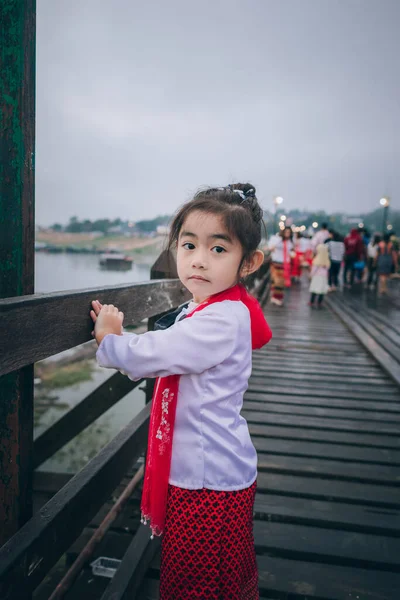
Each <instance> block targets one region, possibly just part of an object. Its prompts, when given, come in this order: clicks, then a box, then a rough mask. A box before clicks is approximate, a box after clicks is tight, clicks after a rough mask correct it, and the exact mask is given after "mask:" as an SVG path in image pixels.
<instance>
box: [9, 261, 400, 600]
mask: <svg viewBox="0 0 400 600" xmlns="http://www.w3.org/2000/svg"><path fill="white" fill-rule="evenodd" d="M166 259H167V256H166V255H164V256H163V257H162V258H161V259H160V260H159V261H158V263H156V265H155V266H154V268H153V273H152V275H153V277H158V278H159V277H160V276H165V275H166V274H167V275H174V273H173V272H172V270H171V269H173V265H172V266H171V263H169V264H168V265H167V264H166ZM168 270H169V272H166V271H168ZM268 283H269V268H268V262H266V263H265V265H264V266H263V270H262V271H261V272H260V273H259V274H258V276H257V278H255V279H254V280H253V291H254V293H255V294H256V295H258V297H260V298H261V301H262V302H264V306H265V310H266V314H267V318H268V321H269V323H270V325H271V327H272V329H273V333H274V337H273V340H272V342H271V343H270V344H269V345H268V346H267V347H266V348H265V349H263V350H261V351H257V352H255V353H254V359H253V373H252V377H251V380H250V385H249V389H248V392H247V393H246V397H245V404H244V410H243V414H244V416H245V417H246V419H247V420H248V423H249V427H250V432H251V435H252V438H253V441H254V444H255V446H256V448H257V451H258V455H259V477H258V492H257V497H256V503H255V515H254V535H255V545H256V550H257V558H258V565H259V576H260V595H261V597H262V598H268V599H273V598H285V599H286V598H287V599H296V600H300V599H301V600H308V599H311V598H314V599H315V600H322V599H323V600H347V599H353V598H354V599H359V600H371V599H379V600H397V599H398V598H399V597H400V596H399V590H400V574H399V570H400V552H399V550H400V540H399V536H400V519H399V509H400V489H399V486H400V469H399V466H400V441H399V433H400V406H399V396H400V395H399V387H400V377H399V370H400V363H399V359H400V352H399V349H400V327H399V313H398V310H397V308H396V307H394V306H392V304H390V303H388V306H386V309H385V313H386V314H389V317H387V316H384V315H383V314H382V313H381V312H380V311H379V310H377V309H376V308H368V307H367V306H366V305H365V301H364V300H363V298H362V297H358V296H355V295H350V294H349V295H341V294H340V295H339V294H337V295H336V296H334V297H333V296H332V297H331V298H330V299H329V301H328V302H329V308H328V307H326V308H325V309H323V310H316V309H311V308H310V307H308V305H307V299H308V294H307V291H306V288H307V286H306V285H304V282H303V286H299V287H295V288H293V289H292V290H291V292H290V294H289V296H288V302H287V304H286V305H285V307H284V308H283V309H282V308H277V307H271V306H270V305H268V304H265V301H266V299H267V295H268ZM93 297H100V299H103V298H104V299H107V300H109V301H110V302H115V303H116V304H117V305H119V306H121V308H122V309H123V310H124V312H125V314H126V315H127V318H128V323H138V322H140V321H142V320H143V318H146V317H147V318H149V327H150V328H151V327H152V324H153V323H154V319H155V318H157V317H156V315H160V314H163V313H164V312H165V311H167V310H169V309H172V308H174V307H175V306H177V305H178V304H180V303H181V302H182V301H183V300H184V299H185V292H184V290H183V288H182V287H181V284H180V283H179V281H177V280H176V279H168V280H162V279H158V280H156V281H152V282H149V283H144V284H137V285H133V286H123V287H120V288H108V289H104V290H95V291H87V290H86V291H78V292H73V293H60V294H50V295H39V296H30V297H29V296H28V297H22V298H11V299H7V300H2V301H0V333H1V335H0V340H1V341H0V372H1V373H2V374H3V377H2V378H1V379H0V382H1V383H2V384H3V385H2V388H1V389H2V401H3V404H4V405H5V406H6V407H7V397H5V396H4V392H7V388H6V386H5V385H4V381H5V380H7V377H8V375H7V373H10V372H15V370H16V369H19V368H21V367H25V365H27V364H30V363H32V362H34V361H36V360H39V359H42V358H44V357H46V356H49V355H52V354H55V353H57V352H59V351H61V350H63V349H66V348H68V347H71V346H75V345H77V344H80V343H82V342H85V341H87V340H88V339H90V329H91V326H90V322H89V320H88V317H87V311H88V307H89V302H90V300H91V299H92V298H93ZM363 302H364V305H363ZM388 302H389V301H388ZM362 306H364V309H362ZM56 307H58V309H60V310H62V312H63V314H64V315H65V321H64V322H56V321H57V317H56V316H55V315H56V314H57V311H56ZM389 309H390V310H389ZM388 311H389V312H388ZM390 311H391V312H390ZM353 313H354V314H353ZM39 322H40V328H39V330H37V331H35V335H32V336H30V337H29V336H28V337H27V336H26V330H27V327H28V329H29V327H32V328H35V327H37V324H38V323H39ZM29 323H32V325H29ZM55 327H57V331H58V335H54V330H55ZM382 361H384V362H382ZM385 361H386V362H385ZM140 383H141V382H136V383H133V382H131V381H130V380H128V379H127V378H124V377H123V376H121V375H120V374H118V373H117V374H114V375H112V376H111V378H110V379H109V380H108V381H107V382H106V383H105V384H103V385H101V386H100V388H98V389H97V390H95V391H94V392H93V393H91V394H90V395H89V396H88V397H87V398H85V399H84V400H82V402H81V403H80V404H78V405H77V406H76V407H75V408H74V409H72V410H71V411H70V412H69V413H67V414H66V415H65V416H64V417H62V418H61V419H60V421H59V422H57V423H55V424H54V425H53V426H51V427H50V428H49V429H48V430H47V431H46V432H44V433H43V434H42V435H41V436H40V437H39V438H38V439H37V440H35V443H34V446H33V461H32V464H31V465H30V466H31V468H34V467H37V466H39V465H40V464H42V463H43V462H44V460H46V459H47V458H48V457H49V456H51V455H52V454H54V452H56V451H57V450H58V449H59V448H61V447H62V446H63V445H65V444H66V443H67V442H68V441H69V440H71V439H73V437H74V436H76V435H77V434H78V433H79V432H80V431H82V430H83V429H84V428H85V427H87V426H88V425H89V424H90V423H92V422H93V421H94V420H95V419H96V418H97V417H98V416H100V415H101V414H102V413H103V412H104V411H105V410H107V409H108V408H109V407H110V406H112V405H114V404H115V403H116V402H117V401H118V400H119V399H121V398H122V397H123V396H124V395H125V394H126V393H128V391H130V390H131V389H132V388H133V387H134V386H136V385H139V384H140ZM148 387H149V390H148V395H150V393H151V382H148ZM31 410H32V407H29V410H27V411H26V412H27V413H28V414H30V412H31ZM148 419H149V406H146V408H144V409H143V411H142V412H141V413H140V414H139V415H138V416H137V417H135V418H134V419H133V420H132V422H131V423H129V424H128V425H127V426H126V428H125V429H124V430H122V431H121V432H120V433H119V434H118V435H117V437H116V438H115V439H114V440H113V441H112V442H111V443H110V444H108V445H107V446H106V447H105V448H103V450H102V451H101V452H100V453H99V454H98V456H96V457H95V458H94V459H93V460H91V461H90V462H89V463H88V464H87V465H86V466H85V467H84V468H83V469H82V470H81V471H80V472H79V473H77V474H76V475H75V476H74V477H71V476H70V475H67V474H65V475H63V474H52V473H43V472H34V476H33V482H34V490H35V491H34V496H33V500H34V505H35V511H34V513H33V515H32V517H31V518H30V519H28V520H27V522H26V523H25V524H24V525H22V527H20V528H18V530H17V531H16V532H15V533H14V535H12V536H11V538H10V539H9V540H8V541H6V543H5V545H4V546H3V547H2V548H1V549H0V598H1V599H3V598H4V599H6V598H7V599H14V598H15V599H17V598H18V599H19V598H29V597H34V598H37V599H40V600H42V599H43V600H44V599H47V598H52V599H53V598H61V597H66V598H73V599H74V600H75V599H76V600H79V599H80V598H85V600H92V599H93V600H94V599H97V598H101V599H102V600H106V599H110V600H111V598H112V599H113V600H115V599H116V598H121V599H122V598H135V597H136V598H143V599H146V598H147V599H152V600H153V599H154V600H155V599H156V598H157V597H158V576H159V543H158V541H157V540H155V541H150V539H149V531H148V528H145V527H143V526H142V525H140V519H139V501H140V484H141V479H142V474H143V465H142V464H141V461H140V457H141V456H142V455H143V452H144V450H145V445H146V435H147V426H148ZM10 431H11V430H10ZM11 442H13V444H14V447H12V446H13V444H12V443H11ZM3 449H4V444H3ZM8 449H9V450H10V451H11V452H10V454H9V456H22V457H23V456H24V455H25V453H26V448H24V447H23V445H22V444H18V440H17V439H14V440H12V439H11V438H10V444H9V446H8ZM6 458H7V457H6ZM138 459H139V461H138ZM2 468H3V473H5V472H6V471H7V470H8V473H7V477H8V480H9V482H10V484H8V485H7V482H6V484H5V486H4V487H3V496H2V519H3V527H2V532H3V539H4V532H7V530H8V531H10V530H11V529H12V527H13V526H15V522H13V514H15V513H16V511H15V507H16V506H18V504H21V502H22V501H23V498H22V490H19V493H13V492H18V486H17V487H14V486H13V482H14V481H15V477H16V469H17V466H16V465H15V464H13V463H9V464H6V462H5V461H4V456H3V465H2ZM17 475H18V473H17ZM21 475H24V474H21V473H19V477H21ZM13 478H14V479H13ZM25 478H26V479H27V478H28V477H27V475H26V473H25ZM2 482H3V484H4V476H3V477H2ZM30 491H31V490H30V489H27V490H25V492H26V494H25V495H28V496H29V493H30ZM116 498H119V499H118V500H117V501H116ZM25 501H26V498H25ZM99 556H106V557H109V558H116V559H120V560H121V563H120V566H119V568H118V570H117V572H116V574H115V575H114V577H113V579H111V580H109V579H106V578H104V577H99V576H94V575H93V574H92V570H91V568H90V563H91V562H92V561H93V560H94V559H95V558H96V557H99Z"/></svg>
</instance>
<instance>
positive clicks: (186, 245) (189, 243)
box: [182, 242, 194, 250]
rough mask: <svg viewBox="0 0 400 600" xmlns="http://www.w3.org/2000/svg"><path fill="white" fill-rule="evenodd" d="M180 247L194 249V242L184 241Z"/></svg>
mask: <svg viewBox="0 0 400 600" xmlns="http://www.w3.org/2000/svg"><path fill="white" fill-rule="evenodd" d="M182 248H186V250H194V244H192V243H191V242H185V243H184V244H182Z"/></svg>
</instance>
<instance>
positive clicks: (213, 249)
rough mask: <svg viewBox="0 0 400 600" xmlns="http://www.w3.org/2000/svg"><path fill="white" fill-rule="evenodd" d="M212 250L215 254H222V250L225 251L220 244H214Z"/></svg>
mask: <svg viewBox="0 0 400 600" xmlns="http://www.w3.org/2000/svg"><path fill="white" fill-rule="evenodd" d="M212 252H216V253H217V254H222V252H226V250H225V248H223V247H222V246H214V248H212Z"/></svg>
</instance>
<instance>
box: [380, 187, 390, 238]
mask: <svg viewBox="0 0 400 600" xmlns="http://www.w3.org/2000/svg"><path fill="white" fill-rule="evenodd" d="M379 204H380V205H381V206H383V222H382V231H383V233H386V231H387V222H388V213H389V206H390V198H388V197H387V196H386V197H384V198H381V199H380V200H379Z"/></svg>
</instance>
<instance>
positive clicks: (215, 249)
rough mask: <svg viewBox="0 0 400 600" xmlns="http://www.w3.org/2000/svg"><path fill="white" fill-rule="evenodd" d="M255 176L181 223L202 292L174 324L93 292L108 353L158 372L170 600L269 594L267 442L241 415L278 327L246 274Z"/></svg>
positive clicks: (153, 518) (154, 453)
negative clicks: (261, 353)
mask: <svg viewBox="0 0 400 600" xmlns="http://www.w3.org/2000/svg"><path fill="white" fill-rule="evenodd" d="M262 216H263V213H262V209H261V207H260V206H259V204H258V201H257V199H256V195H255V188H254V187H253V186H252V185H250V184H244V185H243V184H234V185H232V186H228V187H226V188H211V189H208V190H205V191H202V192H199V193H198V194H197V195H196V196H195V197H194V199H193V200H192V201H190V202H188V203H186V204H185V205H183V207H182V208H181V209H180V210H179V212H178V213H177V215H176V216H175V219H174V221H173V223H172V226H171V233H170V247H172V246H176V248H177V268H178V276H179V279H180V280H181V282H182V284H183V285H184V286H186V288H187V289H188V290H189V291H190V292H191V294H192V295H193V299H192V301H191V302H189V304H188V305H187V306H186V307H185V308H183V310H181V311H180V313H179V314H178V315H177V317H176V319H175V322H174V324H173V325H172V326H171V327H169V328H164V329H158V330H156V331H149V332H147V333H144V334H142V335H136V334H134V333H130V334H126V335H122V323H123V314H122V313H121V312H120V311H119V310H118V309H117V308H116V307H114V306H112V305H103V306H102V305H101V304H100V303H99V302H98V301H97V300H95V301H93V303H92V306H93V310H92V311H91V317H92V319H93V321H94V323H95V328H94V335H95V337H96V341H97V343H98V344H99V348H98V351H97V360H98V362H99V364H100V365H101V366H103V367H108V368H114V369H119V370H120V371H121V372H123V373H125V374H127V375H128V376H129V377H130V378H131V379H133V380H138V379H141V378H142V377H158V378H159V379H158V380H157V383H156V385H155V392H154V396H153V402H152V409H151V417H150V430H149V442H148V451H147V457H146V471H145V480H144V489H143V496H142V514H143V517H144V518H145V519H149V520H150V526H151V529H152V532H153V534H154V535H161V534H162V533H163V539H162V552H161V573H160V599H161V600H188V599H189V598H190V599H203V598H207V599H208V600H217V599H220V598H232V599H233V600H240V599H243V598H245V599H246V600H257V599H258V598H259V593H258V575H257V564H256V555H255V549H254V538H253V505H254V497H255V491H256V478H257V454H256V450H255V448H254V446H253V443H252V441H251V439H250V434H249V430H248V426H247V422H246V420H245V419H244V418H243V417H242V416H241V415H240V411H241V409H242V404H243V394H244V392H245V391H246V389H247V385H248V379H249V377H250V374H251V358H252V348H253V349H254V348H261V347H262V346H264V344H266V343H267V342H268V341H269V340H270V339H271V336H272V334H271V331H270V329H269V327H268V324H267V322H266V321H265V317H264V315H263V313H262V310H261V308H260V305H259V304H258V302H257V301H256V300H255V299H254V298H252V297H251V296H250V295H249V294H248V293H247V291H246V289H245V288H244V286H243V285H242V284H241V283H240V281H241V280H242V278H244V277H246V276H247V275H249V274H250V273H253V272H255V271H256V270H257V269H258V268H259V267H260V266H261V264H262V262H263V253H262V252H261V250H259V249H258V245H259V243H260V241H261V226H262Z"/></svg>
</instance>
